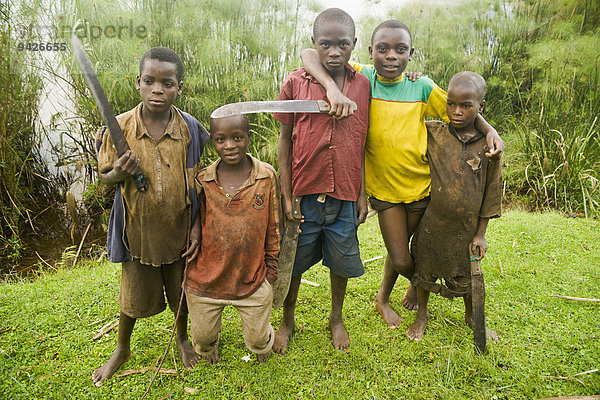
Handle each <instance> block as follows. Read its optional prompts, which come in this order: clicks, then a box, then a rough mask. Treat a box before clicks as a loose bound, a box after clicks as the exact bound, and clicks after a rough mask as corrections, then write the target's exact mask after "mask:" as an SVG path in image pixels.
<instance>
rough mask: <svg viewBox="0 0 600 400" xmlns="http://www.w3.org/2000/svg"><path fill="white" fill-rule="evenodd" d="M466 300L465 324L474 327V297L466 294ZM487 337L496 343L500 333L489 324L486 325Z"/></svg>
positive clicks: (464, 298)
mask: <svg viewBox="0 0 600 400" xmlns="http://www.w3.org/2000/svg"><path fill="white" fill-rule="evenodd" d="M463 300H464V302H465V324H467V325H468V326H469V328H471V329H473V297H471V295H470V294H469V295H466V296H464V297H463ZM485 337H486V338H487V340H492V341H493V342H494V343H498V334H497V333H496V331H493V330H491V329H490V328H488V327H487V326H486V327H485Z"/></svg>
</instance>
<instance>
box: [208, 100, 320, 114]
mask: <svg viewBox="0 0 600 400" xmlns="http://www.w3.org/2000/svg"><path fill="white" fill-rule="evenodd" d="M330 109H331V108H330V107H329V104H327V102H326V101H324V100H280V101H244V102H241V103H231V104H226V105H224V106H222V107H219V108H217V109H216V110H215V111H213V112H212V114H210V117H211V118H223V117H231V116H233V115H239V114H254V113H259V112H279V113H318V112H329V110H330Z"/></svg>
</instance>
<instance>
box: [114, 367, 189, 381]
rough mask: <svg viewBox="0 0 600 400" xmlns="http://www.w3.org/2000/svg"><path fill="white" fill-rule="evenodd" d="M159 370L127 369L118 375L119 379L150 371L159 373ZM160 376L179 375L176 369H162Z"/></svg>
mask: <svg viewBox="0 0 600 400" xmlns="http://www.w3.org/2000/svg"><path fill="white" fill-rule="evenodd" d="M157 370H158V368H156V367H144V368H140V369H126V370H125V371H121V372H119V373H118V374H117V377H119V378H120V377H122V376H127V375H133V374H141V373H144V372H148V371H157ZM158 373H159V374H163V375H179V373H178V372H177V371H176V370H174V369H165V368H161V369H160V371H159V372H158Z"/></svg>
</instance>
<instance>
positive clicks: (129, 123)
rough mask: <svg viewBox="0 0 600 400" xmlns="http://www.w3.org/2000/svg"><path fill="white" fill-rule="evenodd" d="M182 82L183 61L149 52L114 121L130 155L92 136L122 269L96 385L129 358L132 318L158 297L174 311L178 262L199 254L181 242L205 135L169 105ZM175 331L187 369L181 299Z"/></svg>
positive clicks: (154, 306) (194, 239)
mask: <svg viewBox="0 0 600 400" xmlns="http://www.w3.org/2000/svg"><path fill="white" fill-rule="evenodd" d="M182 78H183V63H182V62H181V59H180V58H179V55H177V53H175V52H174V51H173V50H171V49H169V48H166V47H155V48H152V49H150V50H148V51H147V52H146V53H145V54H144V55H143V56H142V59H141V61H140V72H139V75H138V77H137V81H136V89H137V90H139V92H140V97H141V98H142V102H141V103H140V104H139V105H138V106H137V107H135V108H134V109H133V110H130V111H128V112H126V113H124V114H121V115H119V116H118V117H117V121H118V123H119V125H120V127H121V130H122V131H123V134H124V136H125V138H126V140H127V142H128V144H129V146H130V148H131V150H130V151H127V152H126V153H125V154H123V155H122V156H121V157H117V153H116V151H115V149H114V146H113V142H112V139H111V137H110V135H108V134H105V129H103V128H101V129H100V130H99V131H98V136H97V140H96V149H97V151H98V173H99V178H100V181H101V182H103V183H105V184H107V185H115V184H118V186H117V190H116V194H115V201H114V204H113V208H112V212H111V217H110V222H109V232H108V243H107V251H108V256H109V260H110V261H112V262H121V263H122V264H121V265H122V267H121V289H120V293H119V306H120V310H121V312H120V316H119V333H118V338H117V348H116V349H115V352H114V354H113V355H112V357H111V358H110V359H109V360H108V361H107V362H106V363H105V364H104V365H102V366H101V367H99V368H97V369H96V370H95V371H94V373H93V374H92V380H93V381H94V384H95V385H96V386H100V385H102V383H103V382H104V381H105V380H106V379H108V378H109V377H110V376H112V375H113V374H114V373H115V371H116V370H117V369H119V367H120V366H121V365H122V364H123V363H125V362H126V361H127V360H128V359H129V358H130V357H131V351H130V339H131V333H132V331H133V327H134V325H135V322H136V319H137V318H145V317H149V316H152V315H155V314H158V313H160V312H161V311H163V310H164V309H165V298H164V297H165V293H166V296H167V301H168V303H169V307H170V308H171V310H172V311H173V312H174V313H176V312H177V308H178V305H179V299H180V293H181V284H182V280H183V273H184V270H185V262H184V260H185V258H186V257H189V259H193V258H194V257H195V256H196V254H197V253H198V243H199V232H198V231H197V230H194V231H192V232H191V233H190V237H189V243H188V242H187V239H186V236H187V233H188V229H189V227H190V222H189V221H190V220H193V218H194V217H195V214H196V213H197V204H198V199H197V193H196V191H195V188H194V187H193V177H194V175H195V173H196V172H198V171H199V170H200V156H201V155H202V150H203V147H204V144H205V143H206V140H207V139H208V132H206V129H204V127H203V126H202V125H201V124H200V123H199V122H198V121H197V120H196V119H195V118H194V117H192V116H191V115H189V114H187V113H185V112H183V111H181V110H178V109H177V108H175V107H174V106H173V102H174V101H175V99H176V98H177V96H178V95H180V94H181V91H182V88H183V82H182ZM138 166H139V167H141V169H142V171H143V173H144V175H145V178H146V182H147V185H148V189H147V191H146V192H140V191H138V190H136V188H135V185H134V182H133V181H132V179H131V178H130V177H131V176H133V175H134V174H135V172H136V171H137V168H138ZM190 206H191V207H190ZM186 247H188V250H187V251H185V249H186ZM184 251H185V252H184ZM182 253H183V254H182ZM176 326H177V335H176V342H177V347H178V349H179V353H180V355H181V360H182V362H183V365H184V366H185V367H186V368H192V367H194V366H195V365H196V364H197V363H198V361H199V360H200V356H199V355H198V354H196V353H195V352H194V350H193V348H192V346H191V344H190V342H189V341H188V336H187V309H186V308H185V300H184V303H183V305H182V310H181V315H180V316H179V318H178V319H177V321H176Z"/></svg>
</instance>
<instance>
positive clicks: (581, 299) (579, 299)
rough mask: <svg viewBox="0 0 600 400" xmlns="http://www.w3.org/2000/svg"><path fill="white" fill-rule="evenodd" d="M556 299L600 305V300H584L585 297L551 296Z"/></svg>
mask: <svg viewBox="0 0 600 400" xmlns="http://www.w3.org/2000/svg"><path fill="white" fill-rule="evenodd" d="M551 296H552V297H556V298H557V299H564V300H573V301H584V302H587V303H600V299H586V298H585V297H571V296H560V295H558V294H553V295H551Z"/></svg>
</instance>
